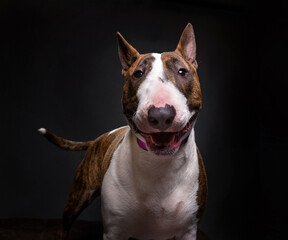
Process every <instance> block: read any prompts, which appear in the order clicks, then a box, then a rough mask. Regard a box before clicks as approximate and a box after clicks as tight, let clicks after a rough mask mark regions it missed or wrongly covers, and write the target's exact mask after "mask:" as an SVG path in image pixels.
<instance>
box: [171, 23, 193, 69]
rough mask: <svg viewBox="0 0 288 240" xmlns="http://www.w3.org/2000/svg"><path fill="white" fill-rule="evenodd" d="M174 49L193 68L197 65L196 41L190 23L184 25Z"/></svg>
mask: <svg viewBox="0 0 288 240" xmlns="http://www.w3.org/2000/svg"><path fill="white" fill-rule="evenodd" d="M175 51H176V52H178V53H180V54H181V55H182V56H183V57H184V58H185V59H186V60H187V61H188V62H190V63H191V64H192V65H193V66H194V67H195V68H197V67H198V64H197V61H196V41H195V35H194V30H193V27H192V25H191V23H188V24H187V26H186V27H185V29H184V31H183V33H182V35H181V37H180V40H179V43H178V45H177V48H176V50H175Z"/></svg>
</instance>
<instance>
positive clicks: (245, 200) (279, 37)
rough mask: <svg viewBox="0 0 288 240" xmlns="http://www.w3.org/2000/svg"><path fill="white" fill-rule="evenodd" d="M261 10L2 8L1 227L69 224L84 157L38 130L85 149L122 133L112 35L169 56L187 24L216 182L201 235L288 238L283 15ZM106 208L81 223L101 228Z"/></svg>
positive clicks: (51, 4) (26, 4) (273, 8)
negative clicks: (32, 221)
mask: <svg viewBox="0 0 288 240" xmlns="http://www.w3.org/2000/svg"><path fill="white" fill-rule="evenodd" d="M263 4H264V3H261V4H258V3H257V2H256V1H248V0H247V1H240V0H238V1H229V0H206V1H183V0H178V1H172V0H171V1H152V0H151V1H149V0H146V1H136V0H130V1H129V0H127V1H106V2H105V3H102V4H100V3H94V1H89V0H86V1H48V0H47V1H41V2H40V1H38V2H37V3H36V2H33V1H7V2H3V1H2V2H1V3H0V7H1V9H0V27H1V28H0V31H1V37H0V41H1V53H0V58H1V67H0V68H1V72H0V77H1V87H0V92H1V95H0V97H1V98H0V104H1V118H0V123H1V124H0V130H1V138H0V141H1V142H0V144H1V145H0V146H1V155H0V156H1V157H0V166H1V167H0V179H1V181H0V194H1V197H0V218H60V217H61V213H62V209H63V206H64V203H65V200H66V197H67V195H68V193H69V190H70V186H71V183H72V179H73V176H74V173H75V171H76V168H77V166H78V164H79V162H80V161H81V158H83V155H84V153H82V152H80V153H79V152H77V153H71V152H65V151H62V150H60V149H58V148H56V147H55V146H53V145H52V144H50V143H48V142H47V141H46V139H44V138H42V137H41V136H39V135H38V133H37V129H38V128H40V127H46V128H48V129H50V130H53V131H54V132H55V133H56V134H58V135H60V136H63V137H65V138H68V139H73V140H83V141H84V140H89V139H94V138H95V137H97V136H99V135H100V134H102V133H104V132H106V131H109V130H111V129H114V128H117V127H120V126H122V125H124V124H126V121H125V119H124V117H123V115H122V112H121V103H120V100H121V91H122V86H123V79H122V76H121V67H120V63H119V60H118V55H117V42H116V35H115V33H116V31H120V32H121V33H122V34H123V35H124V37H125V38H126V39H127V40H128V41H129V42H130V43H131V44H132V45H133V46H134V47H135V48H136V49H137V50H138V51H139V52H141V53H146V52H162V51H170V50H174V49H175V47H176V45H177V43H178V39H179V37H180V34H181V32H182V30H183V29H184V27H185V26H186V24H187V22H191V23H192V24H193V26H194V30H195V34H196V40H197V49H198V52H197V59H198V63H199V71H198V73H199V77H200V82H201V86H202V91H203V99H204V102H203V111H202V113H201V114H200V116H199V119H198V121H197V124H196V141H197V144H198V146H199V148H200V150H201V152H202V154H203V157H204V161H205V165H206V169H207V173H208V180H209V199H208V206H207V210H206V212H205V215H204V218H203V221H202V223H201V225H200V228H201V229H202V230H204V232H206V233H207V234H208V235H209V236H210V237H211V238H212V239H213V240H216V239H219V240H225V239H227V240H231V239H241V240H243V239H252V237H253V236H254V239H271V240H272V239H273V240H275V239H288V236H287V233H286V231H285V230H286V226H287V224H288V219H287V215H286V213H287V206H286V205H287V202H288V201H287V193H288V190H287V187H285V185H286V182H287V180H286V175H287V174H286V173H287V170H286V168H285V166H286V165H287V164H285V162H286V161H287V160H288V159H287V154H286V151H287V147H288V137H287V136H288V134H287V127H285V126H286V125H287V117H286V115H285V112H286V109H287V106H286V103H287V100H286V96H287V88H286V87H287V83H286V81H287V80H288V79H287V66H286V65H287V60H286V59H287V53H288V51H287V42H288V41H287V40H288V39H287V34H285V33H286V32H287V24H288V20H287V16H286V14H287V12H286V10H287V8H286V7H285V6H284V1H283V2H281V1H279V2H277V1H273V3H272V2H271V3H269V5H267V6H266V5H263ZM285 194H286V195H285ZM99 205H100V201H99V199H98V200H96V202H95V204H93V205H92V206H91V207H89V208H88V209H87V210H86V211H85V212H84V213H83V214H82V215H81V216H80V218H82V219H88V220H97V219H100V217H101V216H100V213H99V209H100V207H99ZM253 234H255V235H253Z"/></svg>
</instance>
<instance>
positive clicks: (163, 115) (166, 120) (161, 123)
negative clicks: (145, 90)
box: [148, 104, 176, 131]
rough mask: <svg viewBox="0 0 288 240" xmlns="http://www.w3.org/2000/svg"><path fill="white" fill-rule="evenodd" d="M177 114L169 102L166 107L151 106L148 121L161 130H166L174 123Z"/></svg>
mask: <svg viewBox="0 0 288 240" xmlns="http://www.w3.org/2000/svg"><path fill="white" fill-rule="evenodd" d="M175 116H176V110H175V108H174V107H173V106H170V105H168V104H166V105H165V107H160V108H156V107H155V106H150V108H149V110H148V122H149V124H150V126H151V127H153V128H156V129H159V130H161V131H165V130H166V129H167V128H169V127H170V126H171V125H172V122H173V120H174V118H175Z"/></svg>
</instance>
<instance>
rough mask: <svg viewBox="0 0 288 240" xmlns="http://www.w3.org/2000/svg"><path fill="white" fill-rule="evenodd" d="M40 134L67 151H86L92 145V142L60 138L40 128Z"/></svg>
mask: <svg viewBox="0 0 288 240" xmlns="http://www.w3.org/2000/svg"><path fill="white" fill-rule="evenodd" d="M38 132H39V133H40V134H41V135H43V136H44V137H46V138H47V139H48V140H49V141H50V142H52V143H54V144H55V145H56V146H58V147H60V148H62V149H64V150H67V151H85V150H87V149H88V147H89V146H90V145H91V143H92V141H88V142H74V141H70V140H67V139H64V138H61V137H58V136H57V135H55V134H54V133H52V132H50V131H49V130H47V129H45V128H39V129H38Z"/></svg>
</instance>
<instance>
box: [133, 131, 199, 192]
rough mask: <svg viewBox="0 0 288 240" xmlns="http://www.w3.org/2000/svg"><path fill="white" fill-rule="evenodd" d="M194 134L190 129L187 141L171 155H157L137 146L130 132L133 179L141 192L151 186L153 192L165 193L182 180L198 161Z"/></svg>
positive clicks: (149, 188) (147, 190) (135, 139)
mask: <svg viewBox="0 0 288 240" xmlns="http://www.w3.org/2000/svg"><path fill="white" fill-rule="evenodd" d="M131 131H132V130H131ZM194 136H195V135H194V129H192V131H191V133H190V135H189V137H188V139H187V142H186V143H185V144H183V145H182V146H181V147H180V149H179V150H178V151H177V152H176V153H174V154H173V155H171V156H157V155H155V154H154V153H153V152H151V151H146V150H144V149H142V148H141V147H139V146H138V144H137V138H136V136H135V135H134V134H133V133H131V135H130V137H132V138H133V139H134V141H133V143H132V146H133V150H132V159H133V172H134V173H133V175H134V176H135V178H134V181H135V182H137V185H139V186H141V189H142V190H141V192H149V191H151V186H153V189H154V190H155V192H161V193H163V194H166V193H167V192H170V190H173V189H174V188H175V187H176V186H177V185H178V184H180V183H181V182H182V181H183V179H184V178H185V177H186V176H187V174H189V171H190V170H191V169H194V168H193V166H194V165H195V164H196V165H197V161H198V157H197V148H196V143H195V137H194ZM164 183H165V184H164Z"/></svg>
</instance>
